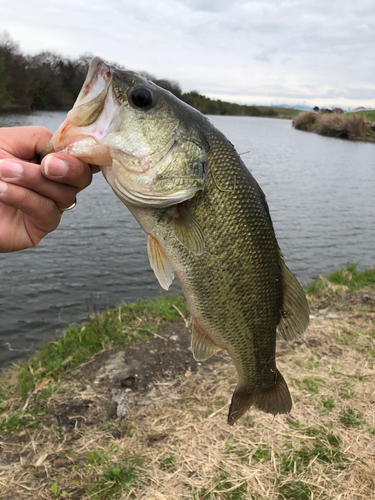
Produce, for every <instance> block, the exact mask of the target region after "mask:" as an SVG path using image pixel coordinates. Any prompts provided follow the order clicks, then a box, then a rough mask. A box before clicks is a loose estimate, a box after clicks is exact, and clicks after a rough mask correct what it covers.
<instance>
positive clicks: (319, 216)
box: [0, 112, 375, 364]
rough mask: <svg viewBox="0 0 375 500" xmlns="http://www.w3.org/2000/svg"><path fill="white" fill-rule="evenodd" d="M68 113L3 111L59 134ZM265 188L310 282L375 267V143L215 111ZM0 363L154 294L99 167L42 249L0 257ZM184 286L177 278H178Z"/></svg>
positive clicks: (292, 260) (142, 252) (7, 120)
mask: <svg viewBox="0 0 375 500" xmlns="http://www.w3.org/2000/svg"><path fill="white" fill-rule="evenodd" d="M65 115H66V113H64V112H34V113H30V114H28V115H22V114H2V115H0V126H18V125H43V126H45V127H47V128H49V129H50V130H52V131H55V130H56V128H57V127H58V125H59V124H60V123H61V122H62V121H63V120H64V118H65ZM209 119H210V120H211V121H212V123H213V124H214V125H215V126H216V127H217V128H219V129H220V130H221V131H222V132H223V133H224V134H225V135H226V136H227V137H228V139H229V140H230V141H231V142H232V143H233V144H234V145H235V147H236V149H237V151H238V152H239V153H241V152H246V151H249V150H250V153H247V154H244V155H243V156H242V159H243V160H244V162H245V163H246V165H247V167H248V168H249V169H250V170H251V172H252V174H253V175H254V177H255V178H256V179H257V181H258V183H259V184H260V185H261V187H262V189H263V191H264V192H265V194H266V196H267V200H268V204H269V207H270V212H271V216H272V219H273V223H274V227H275V231H276V235H277V238H278V241H279V244H280V247H281V249H282V251H283V253H284V256H285V260H286V263H287V265H288V266H289V267H290V269H291V270H292V271H293V272H294V274H295V275H296V276H297V278H298V279H299V281H300V282H301V284H302V285H304V286H305V285H307V284H308V282H309V281H311V280H312V279H314V278H316V277H317V276H319V275H320V274H325V273H328V272H330V271H333V270H334V269H335V268H338V267H341V266H344V265H345V264H347V263H348V262H356V263H358V265H359V267H360V268H366V267H372V266H374V265H375V256H374V248H375V231H374V224H375V222H374V221H375V202H374V193H375V175H374V174H375V154H374V153H375V146H374V145H373V144H368V143H358V142H350V141H345V140H340V139H333V138H328V137H322V136H319V135H317V134H312V133H306V132H301V131H298V130H295V129H293V128H292V126H291V121H290V120H277V119H270V118H253V117H230V116H210V117H209ZM0 262H1V265H0V279H1V290H0V304H1V306H0V363H1V364H4V363H9V362H11V361H16V360H17V359H20V358H22V357H25V356H27V355H28V354H30V353H31V352H32V351H33V350H35V349H36V348H37V347H38V345H40V341H41V340H44V339H52V338H54V337H55V336H56V335H58V334H59V333H60V332H61V330H62V329H63V328H64V327H65V326H66V325H69V324H71V323H74V322H79V321H83V320H85V319H87V316H88V314H89V313H92V312H93V311H95V310H97V311H102V310H104V309H105V308H106V307H111V306H113V305H115V304H116V303H119V302H121V301H134V300H136V299H137V298H147V297H149V296H156V295H158V294H159V293H161V292H160V290H161V289H160V287H159V284H158V282H157V281H156V278H155V277H154V274H153V272H152V270H151V269H150V266H149V263H148V258H147V252H146V241H145V236H144V233H143V231H142V229H141V228H140V227H139V226H138V224H137V223H136V221H135V220H134V219H133V217H132V216H131V214H130V213H129V212H128V211H127V209H126V208H125V206H124V205H123V204H122V203H121V202H120V201H119V200H118V199H117V198H116V197H115V195H114V194H113V192H112V190H111V189H110V187H109V186H108V184H107V183H106V182H105V180H104V178H103V177H102V175H101V174H97V175H95V178H94V181H93V183H92V185H91V186H90V187H89V188H88V189H86V190H85V191H83V192H82V193H80V194H79V195H78V203H77V207H76V208H75V209H74V210H72V211H70V212H67V213H65V214H64V215H63V217H62V222H61V224H60V226H59V228H58V229H57V230H56V231H55V232H54V233H51V234H50V235H48V236H47V237H46V238H45V239H44V240H43V241H42V242H41V243H40V245H39V246H38V247H37V248H35V249H30V250H24V251H22V252H17V253H13V254H2V255H1V256H0ZM173 289H174V290H179V287H178V284H174V285H173Z"/></svg>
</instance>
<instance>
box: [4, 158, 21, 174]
mask: <svg viewBox="0 0 375 500" xmlns="http://www.w3.org/2000/svg"><path fill="white" fill-rule="evenodd" d="M22 172H23V167H22V165H20V164H19V163H16V162H14V161H9V160H0V177H3V178H4V179H17V177H19V176H20V175H21V174H22Z"/></svg>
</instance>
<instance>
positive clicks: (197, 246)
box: [171, 205, 204, 255]
mask: <svg viewBox="0 0 375 500" xmlns="http://www.w3.org/2000/svg"><path fill="white" fill-rule="evenodd" d="M171 225H172V228H173V231H174V233H175V235H176V238H177V239H178V241H179V242H180V243H181V244H182V245H184V247H186V248H187V249H188V250H190V252H192V253H193V254H194V255H201V254H202V253H203V250H204V235H203V231H202V229H201V227H200V225H199V223H198V221H197V220H196V219H195V218H194V217H193V216H192V215H191V214H190V213H189V212H188V211H187V210H186V208H185V207H183V206H182V205H180V206H179V207H178V214H177V215H176V216H175V217H173V219H172V221H171Z"/></svg>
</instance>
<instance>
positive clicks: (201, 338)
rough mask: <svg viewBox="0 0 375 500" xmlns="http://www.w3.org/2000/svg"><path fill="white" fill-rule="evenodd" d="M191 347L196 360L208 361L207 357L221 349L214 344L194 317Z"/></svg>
mask: <svg viewBox="0 0 375 500" xmlns="http://www.w3.org/2000/svg"><path fill="white" fill-rule="evenodd" d="M191 349H192V351H193V356H194V359H195V360H196V361H206V359H208V358H210V357H211V356H213V355H214V354H216V353H217V351H220V349H221V348H220V347H219V346H217V345H216V344H214V343H213V342H212V340H211V339H210V337H209V336H208V335H207V334H206V333H205V332H204V331H203V330H202V329H201V328H200V327H199V326H198V325H197V323H196V321H195V320H194V318H193V326H192V329H191Z"/></svg>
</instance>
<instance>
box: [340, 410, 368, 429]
mask: <svg viewBox="0 0 375 500" xmlns="http://www.w3.org/2000/svg"><path fill="white" fill-rule="evenodd" d="M361 419H362V415H361V414H360V413H358V412H357V411H355V410H353V408H348V409H347V410H343V411H342V412H341V414H340V422H341V423H342V424H344V425H345V426H346V427H354V428H356V427H360V426H361V425H362V424H363V422H362V420H361Z"/></svg>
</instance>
